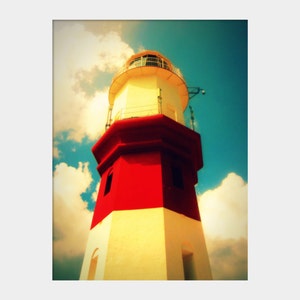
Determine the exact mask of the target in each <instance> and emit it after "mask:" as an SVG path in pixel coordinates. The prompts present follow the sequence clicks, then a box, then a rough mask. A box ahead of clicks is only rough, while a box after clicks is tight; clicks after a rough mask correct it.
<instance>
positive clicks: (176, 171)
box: [172, 167, 184, 189]
mask: <svg viewBox="0 0 300 300" xmlns="http://www.w3.org/2000/svg"><path fill="white" fill-rule="evenodd" d="M172 179H173V185H174V186H176V187H177V188H179V189H183V188H184V186H183V177H182V172H181V169H180V168H179V167H172Z"/></svg>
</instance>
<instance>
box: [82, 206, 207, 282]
mask: <svg viewBox="0 0 300 300" xmlns="http://www.w3.org/2000/svg"><path fill="white" fill-rule="evenodd" d="M95 249H99V258H98V263H97V266H96V272H95V277H94V278H93V279H95V280H97V279H98V280H101V279H104V280H167V279H170V280H184V279H185V275H184V274H185V272H184V256H185V255H187V254H188V255H191V256H192V260H193V262H192V268H193V270H192V272H193V274H194V277H193V279H196V280H197V279H211V272H210V265H209V260H208V256H207V251H206V246H205V240H204V236H203V232H202V225H201V221H197V220H194V219H191V218H188V217H186V216H184V215H182V214H178V213H177V212H174V211H171V210H168V209H166V208H150V209H137V210H127V211H126V210H123V211H113V212H112V213H111V214H110V215H109V216H107V217H106V218H105V219H104V220H103V221H102V222H101V223H99V224H97V226H95V227H94V228H93V229H92V230H91V234H90V236H89V241H88V246H87V249H86V252H85V257H84V262H83V267H82V271H81V277H80V279H82V280H84V279H88V273H89V269H90V266H91V262H92V257H93V253H94V251H95Z"/></svg>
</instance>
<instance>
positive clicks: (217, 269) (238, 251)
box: [206, 237, 248, 280]
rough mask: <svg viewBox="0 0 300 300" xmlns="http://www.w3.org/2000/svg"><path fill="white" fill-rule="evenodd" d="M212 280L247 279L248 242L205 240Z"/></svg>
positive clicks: (242, 239)
mask: <svg viewBox="0 0 300 300" xmlns="http://www.w3.org/2000/svg"><path fill="white" fill-rule="evenodd" d="M206 244H207V249H208V253H209V260H210V266H211V271H212V274H213V279H214V280H247V279H248V248H247V247H248V242H247V239H245V238H240V239H220V238H215V239H211V238H209V237H208V238H206Z"/></svg>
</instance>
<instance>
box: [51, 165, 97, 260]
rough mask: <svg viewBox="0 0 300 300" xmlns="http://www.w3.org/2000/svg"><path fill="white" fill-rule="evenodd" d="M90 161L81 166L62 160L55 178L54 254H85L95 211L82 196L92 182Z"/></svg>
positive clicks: (69, 255)
mask: <svg viewBox="0 0 300 300" xmlns="http://www.w3.org/2000/svg"><path fill="white" fill-rule="evenodd" d="M91 182H92V176H91V174H90V172H89V170H88V163H81V162H80V163H79V165H78V168H74V167H71V166H68V165H67V164H66V163H60V164H58V165H57V166H56V168H55V171H54V178H53V223H54V227H53V234H54V236H53V255H54V258H55V259H56V260H57V259H63V258H66V257H68V258H70V257H76V256H78V255H82V254H83V253H84V250H85V245H86V240H87V236H88V232H89V228H90V225H91V220H92V212H90V211H89V210H88V209H87V203H86V202H84V201H83V200H82V198H81V196H80V195H81V194H82V193H83V192H85V191H86V190H87V189H88V187H89V186H90V185H91Z"/></svg>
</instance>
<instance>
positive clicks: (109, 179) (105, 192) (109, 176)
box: [104, 173, 113, 196]
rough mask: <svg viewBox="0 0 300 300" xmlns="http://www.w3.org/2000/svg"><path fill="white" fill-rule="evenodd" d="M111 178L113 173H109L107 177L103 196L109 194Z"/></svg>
mask: <svg viewBox="0 0 300 300" xmlns="http://www.w3.org/2000/svg"><path fill="white" fill-rule="evenodd" d="M112 177H113V173H110V174H109V175H108V176H107V179H106V184H105V190H104V196H105V195H106V194H108V193H109V192H110V188H111V182H112Z"/></svg>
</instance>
